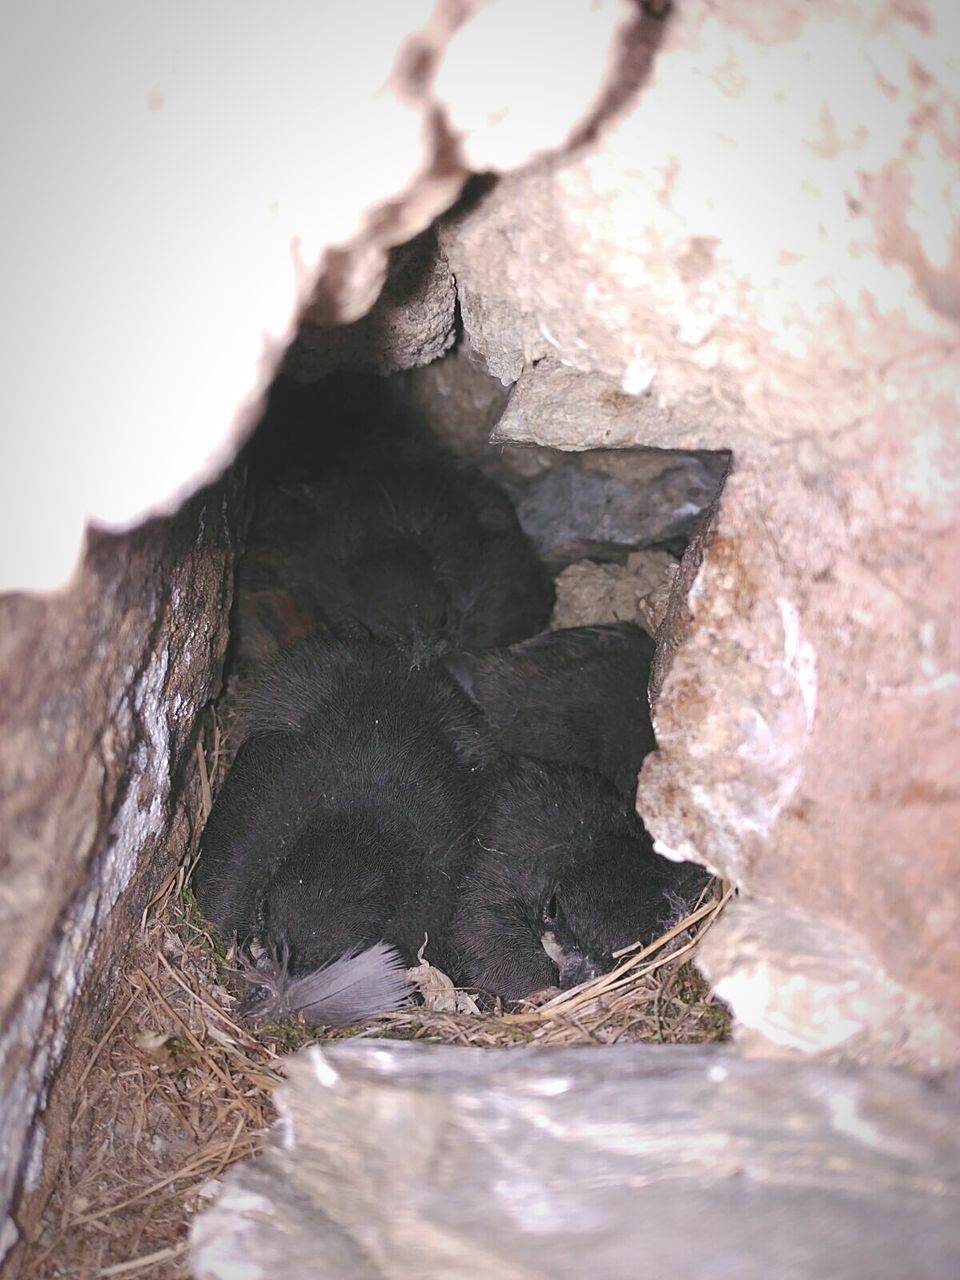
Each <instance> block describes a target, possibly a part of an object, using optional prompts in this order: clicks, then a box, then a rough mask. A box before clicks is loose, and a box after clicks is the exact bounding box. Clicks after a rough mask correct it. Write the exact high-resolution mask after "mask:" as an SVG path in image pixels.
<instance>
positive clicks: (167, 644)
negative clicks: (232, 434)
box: [0, 487, 237, 1256]
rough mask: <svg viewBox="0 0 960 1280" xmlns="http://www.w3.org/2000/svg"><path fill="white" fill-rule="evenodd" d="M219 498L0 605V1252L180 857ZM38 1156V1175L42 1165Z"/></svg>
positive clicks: (224, 504) (203, 687)
mask: <svg viewBox="0 0 960 1280" xmlns="http://www.w3.org/2000/svg"><path fill="white" fill-rule="evenodd" d="M235 505H236V504H235V499H234V498H233V497H232V495H231V491H228V490H226V489H224V488H223V487H219V488H217V489H214V490H211V491H207V492H205V493H202V494H200V495H198V496H197V497H196V498H194V499H193V500H192V501H191V502H190V503H189V504H188V505H187V506H186V507H185V509H184V510H183V511H182V512H181V513H180V515H179V516H177V517H175V518H174V519H171V520H167V521H158V522H154V523H153V524H151V525H148V526H147V527H146V528H145V529H143V530H141V531H139V532H138V533H136V534H132V535H127V536H124V537H117V536H113V535H104V534H98V535H95V536H93V538H92V540H91V544H90V546H89V547H88V550H87V553H86V555H85V558H84V562H83V566H82V569H81V571H80V574H79V575H78V578H77V581H76V583H75V584H74V586H73V587H72V588H71V590H70V591H69V592H67V593H65V594H64V595H63V596H61V597H59V598H56V599H51V600H38V599H34V598H30V597H26V596H5V597H0V705H2V707H3V730H2V738H0V829H2V830H3V833H4V835H3V848H2V852H0V858H2V867H0V878H2V883H3V894H2V896H0V935H2V937H3V940H4V941H3V949H4V965H3V971H2V974H0V1171H2V1172H0V1213H2V1214H3V1215H4V1218H3V1223H4V1225H3V1226H2V1228H0V1256H2V1254H3V1253H5V1252H6V1250H7V1249H8V1248H9V1247H10V1245H11V1244H12V1243H13V1241H14V1239H15V1237H16V1228H15V1227H14V1225H13V1222H12V1219H10V1218H9V1217H7V1216H6V1215H7V1214H8V1212H9V1210H10V1208H11V1205H12V1203H13V1201H14V1198H15V1196H16V1195H17V1193H18V1192H23V1193H26V1194H27V1197H28V1199H27V1202H25V1203H22V1204H21V1205H20V1210H19V1219H20V1223H21V1226H25V1225H26V1226H28V1225H29V1222H30V1220H31V1217H32V1214H33V1208H32V1207H31V1201H30V1198H29V1193H31V1192H38V1195H37V1196H36V1197H35V1199H36V1201H37V1203H38V1205H39V1201H40V1200H41V1199H42V1195H40V1194H39V1192H40V1191H42V1188H43V1186H44V1184H45V1179H46V1178H49V1176H50V1174H51V1173H52V1172H53V1171H54V1170H55V1168H56V1161H57V1156H58V1147H59V1144H60V1142H61V1140H62V1136H63V1126H64V1125H65V1124H69V1119H70V1109H71V1107H72V1105H73V1103H74V1101H75V1099H74V1097H73V1096H72V1086H73V1084H74V1083H75V1080H76V1077H77V1074H78V1072H79V1071H80V1070H81V1069H82V1067H83V1064H84V1062H85V1060H86V1058H87V1056H88V1053H89V1044H90V1043H92V1042H95V1041H96V1039H97V1037H98V1035H99V1031H100V1030H101V1029H102V1027H101V1024H102V1022H103V1021H104V1019H105V1018H106V1017H108V1016H109V1014H110V1011H111V1004H110V1000H109V993H110V972H111V966H112V965H113V964H115V963H118V962H122V960H123V956H124V954H125V950H126V945H127V939H128V937H129V935H130V933H131V932H132V931H133V930H134V929H135V928H136V927H137V922H138V920H139V917H140V913H141V912H142V910H143V906H144V904H145V903H146V902H148V901H149V900H150V898H151V897H152V895H153V893H154V892H155V891H156V889H157V886H158V885H159V884H160V883H161V882H162V881H163V879H164V877H165V876H167V875H168V874H169V873H170V872H171V870H172V869H173V868H174V867H175V866H176V864H177V860H178V858H179V857H180V856H182V854H183V852H184V851H185V849H186V847H187V843H188V840H189V838H190V834H191V826H192V820H193V815H194V813H195V812H196V811H197V807H196V804H195V800H194V799H193V791H192V788H193V786H194V779H195V775H194V762H195V751H194V748H195V745H196V738H197V714H198V712H199V710H200V708H201V707H202V705H203V704H204V703H205V702H206V701H207V699H208V698H209V697H210V696H211V695H212V693H213V692H215V690H216V687H217V682H218V680H219V664H220V661H221V658H222V655H223V650H224V646H225V643H226V635H227V619H228V613H229V608H230V598H231V591H232V565H233V549H232V535H231V533H230V529H231V527H232V526H233V525H235V524H236V519H237V513H236V510H235V509H234V508H235ZM45 1159H46V1167H45Z"/></svg>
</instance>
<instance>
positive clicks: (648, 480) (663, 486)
mask: <svg viewBox="0 0 960 1280" xmlns="http://www.w3.org/2000/svg"><path fill="white" fill-rule="evenodd" d="M599 416H600V419H601V420H602V415H599ZM581 458H582V459H583V463H582V464H580V458H578V459H577V460H571V459H564V458H563V457H562V455H561V457H560V458H557V456H556V455H555V454H554V455H553V458H552V460H551V465H550V466H549V467H548V468H546V469H545V470H544V471H543V472H541V474H540V475H538V476H536V477H534V478H532V479H530V480H527V481H526V483H524V484H517V485H514V486H513V491H514V499H515V502H516V506H517V515H518V516H519V518H520V523H521V524H522V525H523V528H524V530H525V531H526V533H527V534H528V536H529V537H530V538H531V539H532V541H533V544H534V546H535V547H536V548H537V549H538V551H540V553H541V555H543V556H545V557H546V558H547V559H548V560H556V559H564V558H570V557H569V556H568V555H567V552H566V549H567V548H570V547H577V546H589V545H590V544H594V545H596V546H597V547H606V548H610V549H619V550H620V551H623V550H624V549H626V548H631V547H632V548H640V547H651V546H656V545H658V544H661V543H667V544H668V543H671V542H676V541H678V540H679V541H681V542H685V541H686V540H687V539H688V538H689V537H690V536H691V534H692V532H693V530H694V529H695V528H696V526H697V523H698V521H699V519H700V517H701V516H702V514H703V512H704V510H705V509H706V508H707V507H709V506H710V504H711V503H712V502H713V499H714V498H715V497H716V495H717V492H718V490H719V488H720V483H721V480H722V478H723V474H724V471H725V470H726V465H727V461H726V457H725V455H723V454H709V453H706V454H695V453H673V452H670V451H667V450H661V449H644V450H639V449H631V450H630V451H629V452H622V453H617V452H613V451H608V450H602V451H597V452H594V453H590V454H586V455H581ZM578 464H580V465H578Z"/></svg>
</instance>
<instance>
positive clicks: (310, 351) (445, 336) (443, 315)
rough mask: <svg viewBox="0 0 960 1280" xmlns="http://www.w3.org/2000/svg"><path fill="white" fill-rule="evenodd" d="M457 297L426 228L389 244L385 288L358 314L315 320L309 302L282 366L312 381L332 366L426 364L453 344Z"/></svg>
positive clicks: (367, 368) (370, 368)
mask: <svg viewBox="0 0 960 1280" xmlns="http://www.w3.org/2000/svg"><path fill="white" fill-rule="evenodd" d="M456 302H457V291H456V289H455V288H454V283H453V276H452V275H451V274H450V267H449V265H448V263H447V260H446V258H445V257H444V256H443V254H442V253H439V252H438V251H437V243H436V237H435V236H434V234H433V233H432V232H425V233H424V234H423V235H422V236H418V237H417V238H416V240H413V241H411V242H410V243H409V244H406V245H402V246H400V247H399V248H397V249H394V250H393V252H392V253H391V255H390V268H389V275H388V276H387V281H386V283H385V285H384V286H383V291H382V292H381V294H380V296H379V297H378V298H377V300H376V302H375V303H374V305H373V306H372V307H371V309H370V310H369V311H368V312H367V313H366V315H364V316H361V317H360V319H359V320H354V322H353V323H352V324H343V325H317V324H313V323H311V312H310V309H309V308H308V309H307V311H306V314H305V316H304V322H303V324H302V325H301V326H300V331H299V333H298V334H297V339H296V341H295V342H294V344H293V346H292V347H291V349H290V350H289V351H288V352H287V356H286V359H285V360H284V372H286V373H289V374H291V375H292V376H293V377H295V378H299V379H300V380H302V381H312V380H314V379H316V378H321V377H323V375H324V374H326V373H330V372H332V371H333V370H335V369H353V370H359V371H363V372H370V373H380V374H385V373H393V372H395V371H397V370H400V369H410V368H415V367H417V366H419V365H425V364H429V363H430V361H431V360H435V359H436V358H437V357H438V356H441V355H443V353H444V352H445V351H446V350H447V349H448V348H449V347H450V346H452V344H453V340H454V336H455V334H454V309H455V307H456Z"/></svg>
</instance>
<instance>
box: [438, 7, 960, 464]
mask: <svg viewBox="0 0 960 1280" xmlns="http://www.w3.org/2000/svg"><path fill="white" fill-rule="evenodd" d="M764 15H765V16H764V18H763V19H762V20H758V18H757V16H756V7H755V6H751V5H750V4H748V3H740V4H734V5H725V6H723V7H722V8H720V9H718V8H717V7H716V6H713V5H711V4H709V3H706V2H705V0H700V2H698V0H695V2H694V3H688V4H684V5H682V6H676V7H675V9H674V11H673V13H672V15H671V17H670V19H669V20H668V21H667V22H666V23H662V24H661V23H651V24H648V25H647V26H646V27H645V28H641V32H640V35H641V39H642V38H644V33H645V32H646V33H647V36H646V38H648V39H649V40H656V41H657V42H658V47H657V50H656V59H655V61H654V63H653V67H652V70H651V71H650V72H649V73H648V74H647V76H646V79H645V82H644V83H643V85H642V91H641V92H640V94H639V96H638V97H637V98H636V100H635V101H632V102H630V101H628V102H627V103H626V104H625V105H624V107H623V108H622V109H621V111H620V113H619V115H618V116H616V117H615V118H614V119H613V120H612V121H611V122H610V123H609V124H608V125H607V127H606V128H605V129H604V130H603V131H602V132H601V133H600V134H599V136H598V137H597V138H596V141H595V143H594V144H593V145H590V146H585V147H583V148H582V149H580V150H575V151H573V152H572V153H570V154H567V155H564V156H562V157H559V158H555V159H552V160H549V161H545V162H543V163H541V164H540V165H538V166H537V167H536V168H535V169H534V170H531V171H525V172H522V173H517V174H511V175H508V176H506V177H505V178H503V179H502V180H501V181H500V182H499V183H498V185H497V186H496V187H495V188H494V189H493V190H492V191H491V192H490V193H489V194H488V196H487V198H486V199H485V200H484V201H483V202H482V203H481V204H479V205H478V206H477V207H475V208H473V209H470V210H468V211H466V212H465V213H463V214H462V215H461V216H459V217H457V218H455V219H452V220H451V221H450V223H449V224H448V225H447V226H446V227H445V228H444V231H443V243H444V247H445V249H446V251H447V255H448V258H449V260H450V263H451V265H452V267H453V269H454V272H455V274H456V275H457V279H458V286H459V290H460V302H461V311H462V315H463V322H464V328H465V331H466V333H467V336H468V337H469V339H470V341H471V343H472V344H473V346H474V348H475V349H476V350H477V352H478V353H479V354H480V355H481V356H482V357H483V358H484V359H485V361H486V362H487V364H488V367H489V368H490V369H491V371H492V372H495V373H496V374H497V375H498V376H500V377H501V378H503V379H504V380H505V381H514V380H515V379H516V378H517V377H518V376H519V374H520V373H521V371H522V370H523V368H524V367H525V366H529V365H530V364H531V363H532V362H533V361H535V360H537V359H540V358H542V357H543V356H545V355H548V354H553V355H554V356H556V357H558V358H559V359H560V360H561V361H562V362H563V363H564V364H566V365H568V366H570V367H571V368H573V369H579V370H583V371H585V372H587V373H590V374H596V373H605V374H607V375H609V376H610V377H612V378H614V379H615V380H616V381H617V383H619V385H620V387H621V388H622V390H623V391H625V392H628V393H632V394H637V395H640V394H643V393H646V400H645V402H644V412H645V413H646V416H647V423H646V426H645V429H644V438H645V440H646V441H647V442H648V443H650V444H669V443H670V442H671V439H673V438H676V436H677V435H680V434H689V433H691V432H694V431H695V432H696V434H697V435H698V437H699V438H700V439H701V440H703V441H704V443H705V444H706V445H707V447H723V446H724V445H730V444H734V445H735V446H736V447H737V448H739V449H740V450H741V451H743V450H744V449H748V448H750V447H751V445H753V444H762V443H763V442H764V441H767V440H770V441H776V440H779V439H784V438H789V437H792V436H797V435H798V434H801V433H803V432H814V433H816V432H820V431H821V430H823V427H824V423H825V421H841V422H842V421H851V420H853V419H855V418H856V416H857V414H858V412H859V410H860V408H861V405H862V401H863V397H864V395H865V394H871V393H872V394H876V393H877V392H878V391H879V390H880V389H881V387H882V380H883V373H884V371H885V370H886V369H887V367H888V365H889V363H890V362H891V361H897V360H902V359H904V358H912V357H913V356H914V355H915V354H916V353H917V352H918V351H920V350H923V349H924V347H926V348H928V349H930V350H939V351H940V352H941V353H942V352H943V351H944V350H945V349H947V348H949V347H950V346H953V345H955V343H956V331H955V327H954V324H953V321H952V314H951V308H950V306H949V305H944V301H945V299H946V298H947V297H948V296H952V294H953V293H955V292H956V290H957V288H958V279H960V271H958V269H957V261H958V259H957V255H958V251H960V240H958V238H957V237H958V233H957V228H956V223H955V210H956V206H955V203H954V197H953V195H952V194H951V192H952V191H953V190H954V189H955V183H956V177H957V150H958V141H960V140H958V137H957V132H956V118H955V110H954V104H953V102H952V96H951V95H952V93H953V91H954V85H955V65H956V64H955V61H954V54H953V53H952V52H950V51H952V50H953V49H955V48H956V47H957V44H958V39H957V37H958V36H960V15H958V11H957V10H956V7H955V6H953V5H951V4H950V3H949V0H938V2H937V3H928V4H926V5H920V6H916V7H911V8H910V9H906V8H898V7H897V6H895V5H890V4H885V3H881V0H874V2H872V3H868V4H862V3H853V2H852V0H850V2H848V3H841V4H839V5H836V6H834V7H832V8H831V10H830V11H829V13H828V12H826V11H823V10H817V9H813V10H811V9H810V8H809V6H807V5H804V4H803V3H801V2H800V0H781V2H780V3H778V4H776V5H771V6H767V7H766V8H765V10H764ZM888 187H892V188H894V189H895V190H896V192H897V200H896V201H895V202H893V204H892V205H891V206H890V207H889V208H886V209H885V208H884V205H883V198H882V196H881V195H879V194H878V193H879V192H880V191H882V190H885V189H887V188H888ZM945 208H947V209H952V210H953V212H954V220H951V217H949V216H942V215H941V211H942V210H944V209H945ZM891 222H893V223H895V225H896V227H897V232H896V234H891V231H890V226H891ZM951 273H952V274H951ZM932 277H936V280H937V281H938V284H937V287H936V288H935V289H931V288H930V287H929V283H928V280H929V279H930V278H932ZM908 334H909V335H910V341H909V342H908V341H906V336H907V335H908ZM658 437H662V438H658ZM578 447H582V445H578Z"/></svg>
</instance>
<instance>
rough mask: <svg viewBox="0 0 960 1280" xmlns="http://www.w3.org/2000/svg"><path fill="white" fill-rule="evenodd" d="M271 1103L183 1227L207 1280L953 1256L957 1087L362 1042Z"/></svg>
mask: <svg viewBox="0 0 960 1280" xmlns="http://www.w3.org/2000/svg"><path fill="white" fill-rule="evenodd" d="M278 1105H279V1109H280V1112H281V1120H280V1123H279V1125H278V1126H277V1128H276V1129H275V1131H274V1132H273V1134H272V1135H271V1137H270V1139H269V1141H268V1145H267V1150H266V1152H265V1154H264V1156H263V1157H262V1158H261V1159H260V1160H258V1161H256V1162H253V1163H249V1164H246V1165H244V1166H240V1167H236V1168H234V1169H233V1170H232V1171H231V1172H229V1173H228V1174H227V1176H226V1178H225V1179H224V1184H223V1187H222V1189H221V1190H220V1192H219V1194H218V1196H217V1200H216V1202H215V1204H214V1205H213V1206H212V1207H211V1208H209V1209H207V1210H206V1211H205V1212H203V1213H201V1214H200V1216H199V1217H198V1218H197V1220H196V1221H195V1223H194V1228H193V1233H192V1262H193V1269H194V1270H193V1273H194V1275H195V1276H196V1278H197V1280H235V1277H237V1276H239V1275H241V1274H242V1275H243V1276H244V1277H245V1280H273V1278H274V1277H276V1276H279V1275H283V1276H285V1277H288V1278H289V1280H307V1278H308V1277H309V1280H315V1278H317V1280H326V1278H327V1277H329V1278H330V1280H334V1277H337V1278H339V1277H340V1276H345V1275H350V1276H361V1277H364V1280H387V1278H388V1277H397V1278H399V1277H407V1276H413V1275H415V1276H418V1277H424V1280H427V1278H430V1280H433V1278H436V1280H440V1277H448V1276H451V1275H469V1276H471V1277H478V1278H479V1280H486V1278H487V1277H490V1280H493V1278H494V1277H496V1280H501V1278H502V1277H507V1278H508V1280H537V1278H539V1277H546V1276H551V1277H561V1278H564V1280H566V1278H570V1280H572V1278H573V1277H580V1276H584V1275H596V1276H604V1277H621V1276H624V1277H626V1276H635V1275H665V1276H666V1275H670V1276H684V1277H686V1276H694V1275H695V1276H700V1277H705V1278H706V1280H768V1277H770V1276H772V1275H776V1276H778V1277H785V1278H789V1280H819V1278H820V1277H822V1276H824V1275H830V1276H835V1277H838V1280H861V1278H862V1277H864V1276H870V1277H874V1278H876V1280H900V1278H901V1277H903V1276H905V1275H909V1276H911V1277H917V1280H921V1278H923V1280H939V1278H940V1277H942V1276H946V1275H951V1274H955V1272H956V1270H957V1267H958V1266H960V1225H958V1217H957V1208H958V1205H960V1179H958V1172H957V1171H958V1168H960V1140H958V1133H960V1126H958V1120H960V1090H958V1082H957V1080H956V1078H955V1077H954V1078H953V1079H950V1080H948V1081H945V1082H943V1083H934V1082H927V1081H923V1080H919V1079H912V1078H910V1077H902V1076H898V1075H896V1074H894V1073H892V1072H884V1071H877V1070H874V1071H861V1072H849V1071H841V1070H837V1069H829V1068H826V1067H816V1066H812V1065H809V1064H797V1063H785V1062H779V1063H778V1062H748V1061H745V1060H743V1059H739V1058H737V1057H736V1056H735V1055H733V1054H731V1053H730V1052H725V1051H723V1050H718V1049H716V1048H706V1047H699V1048H693V1049H691V1048H685V1047H677V1046H657V1047H654V1046H642V1047H641V1046H636V1045H634V1046H629V1047H627V1046H623V1047H619V1046H618V1047H613V1048H607V1049H605V1050H604V1051H602V1052H596V1053H590V1052H587V1051H584V1050H582V1049H572V1050H571V1049H542V1050H540V1051H539V1052H537V1053H534V1054H522V1053H521V1054H517V1053H511V1054H491V1053H489V1052H485V1051H483V1050H478V1049H460V1048H449V1047H440V1046H428V1045H423V1044H396V1043H387V1042H380V1043H376V1042H374V1043H370V1042H367V1043H366V1044H361V1043H359V1042H354V1043H352V1044H346V1045H339V1046H336V1047H335V1048H331V1049H327V1050H322V1049H320V1047H319V1046H314V1047H312V1048H310V1049H307V1050H305V1051H304V1052H302V1053H300V1054H298V1055H297V1056H296V1057H295V1058H293V1059H291V1060H290V1062H289V1063H288V1081H287V1082H286V1083H285V1084H284V1085H283V1086H282V1088H281V1089H280V1090H279V1091H278ZM493 1223H495V1224H496V1229H495V1230H492V1229H491V1224H493ZM694 1227H695V1229H693V1228H694Z"/></svg>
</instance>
